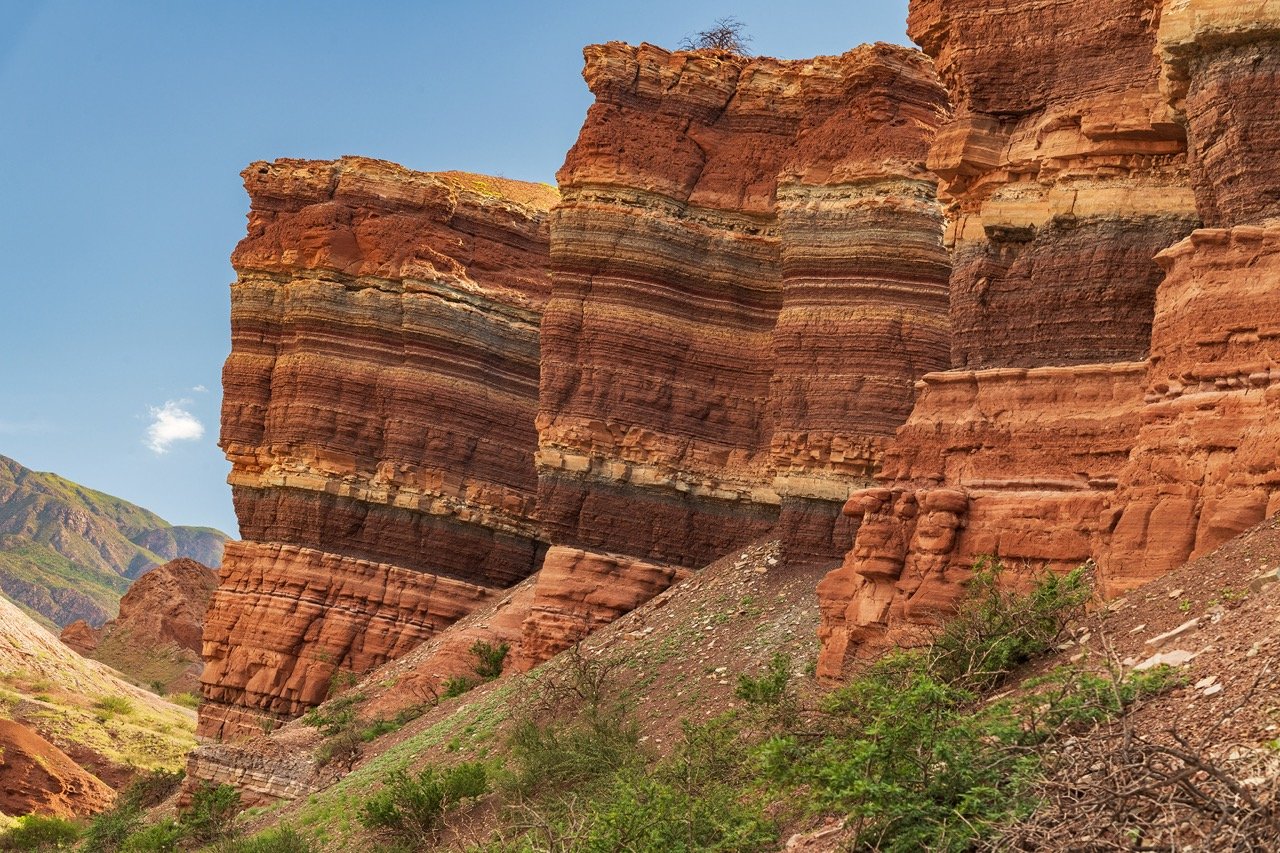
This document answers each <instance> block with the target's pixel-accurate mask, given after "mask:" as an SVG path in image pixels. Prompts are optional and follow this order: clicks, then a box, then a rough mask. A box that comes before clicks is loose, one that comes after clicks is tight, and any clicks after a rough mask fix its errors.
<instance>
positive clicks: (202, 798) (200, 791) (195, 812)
mask: <svg viewBox="0 0 1280 853" xmlns="http://www.w3.org/2000/svg"><path fill="white" fill-rule="evenodd" d="M239 813H240V792H239V791H237V790H236V789H235V788H233V787H231V786H230V785H210V784H207V783H206V784H202V785H201V786H200V787H198V788H196V790H195V791H194V792H193V793H192V795H191V806H190V807H189V808H188V809H187V810H186V811H185V812H183V813H182V817H181V821H180V822H181V824H182V826H183V828H184V829H185V830H186V831H187V832H188V833H189V834H190V835H191V837H192V838H194V839H196V840H197V841H204V842H212V841H220V840H222V839H225V838H229V837H230V836H231V835H232V833H233V832H234V831H235V821H236V815H238V814H239Z"/></svg>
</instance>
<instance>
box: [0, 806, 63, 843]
mask: <svg viewBox="0 0 1280 853" xmlns="http://www.w3.org/2000/svg"><path fill="white" fill-rule="evenodd" d="M79 838H80V828H79V827H78V826H76V825H75V824H74V823H72V822H71V821H69V820H65V819H64V818H60V817H46V816H44V815H35V814H29V815H24V816H23V817H20V818H18V820H17V822H16V823H15V824H14V825H13V826H12V827H10V828H9V829H8V830H7V831H5V832H4V833H3V834H0V850H37V851H43V850H70V849H71V848H72V847H73V846H74V845H75V843H76V841H77V840H78V839H79Z"/></svg>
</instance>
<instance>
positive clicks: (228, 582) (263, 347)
mask: <svg viewBox="0 0 1280 853" xmlns="http://www.w3.org/2000/svg"><path fill="white" fill-rule="evenodd" d="M243 176H244V179H245V187H246V189H247V190H248V192H249V196H250V200H251V208H250V213H249V226H248V234H247V236H246V237H245V238H244V240H243V241H242V242H241V243H240V245H239V246H237V248H236V250H235V253H234V255H233V257H232V261H233V264H234V266H235V268H236V271H237V276H238V277H237V280H236V282H235V283H234V284H233V285H232V317H231V325H232V352H231V355H230V356H229V357H228V359H227V362H226V366H225V368H224V372H223V384H224V404H223V416H222V436H221V445H222V448H223V450H224V451H225V452H226V454H227V457H228V458H229V459H230V460H231V462H232V465H233V469H232V473H231V476H230V482H231V485H232V487H233V493H234V498H235V505H236V512H237V515H238V517H239V522H240V535H241V538H242V540H243V541H241V542H238V543H233V544H232V545H230V546H229V547H228V551H227V557H226V560H225V562H224V564H223V568H222V571H221V578H220V585H219V588H218V590H217V592H216V594H215V596H214V600H213V604H212V606H211V608H210V611H209V615H208V619H207V622H206V628H205V635H204V656H205V658H206V661H207V665H206V668H205V672H204V675H203V690H204V696H205V704H204V706H203V707H202V709H201V719H200V733H201V734H203V735H206V736H221V737H232V736H235V735H238V734H242V733H245V732H254V731H258V730H259V725H260V724H261V722H262V721H263V719H271V718H275V717H277V716H283V717H287V716H291V715H295V714H297V713H300V712H301V711H302V710H305V709H306V708H307V707H309V706H311V705H314V704H316V703H318V702H319V701H321V700H322V699H323V698H324V697H325V695H326V694H327V692H328V690H329V685H330V681H331V680H332V679H333V678H334V677H335V675H336V674H338V673H340V672H343V671H347V672H362V671H364V670H367V669H369V668H371V667H372V666H374V665H376V664H378V663H381V662H382V661H384V660H386V659H388V658H390V657H394V656H396V655H398V654H400V653H403V652H404V651H406V650H408V649H409V648H412V647H413V646H414V645H416V644H417V643H419V642H421V641H422V640H423V639H425V638H427V637H429V636H431V635H432V634H433V633H435V632H437V631H439V630H441V629H442V628H444V627H445V626H447V625H449V624H450V623H451V622H452V621H453V620H455V619H457V618H459V617H460V616H462V615H464V614H466V613H468V612H470V611H471V610H472V609H473V608H474V607H476V606H477V604H479V603H481V602H484V601H486V600H488V599H489V597H490V596H492V595H493V594H494V592H495V591H496V590H498V589H502V588H505V587H507V586H509V585H511V584H512V583H515V582H516V581H519V580H520V579H521V578H524V577H526V576H528V575H529V574H531V573H532V572H533V571H534V570H535V569H536V568H537V566H538V564H539V562H540V559H541V555H542V551H543V547H542V545H541V544H540V542H539V537H538V529H537V525H536V523H535V521H534V519H533V505H534V501H535V497H536V478H535V474H534V468H533V461H532V460H533V454H534V452H535V450H536V446H537V435H536V432H535V430H534V416H535V412H536V407H537V389H538V359H539V353H538V349H539V348H538V324H539V317H540V314H541V310H542V307H543V304H544V303H545V301H546V298H547V295H548V293H549V289H550V282H549V279H548V276H547V273H548V250H547V246H548V239H549V238H548V222H547V212H548V210H549V208H550V206H551V205H552V203H553V202H554V201H555V200H556V193H555V191H554V190H553V189H552V188H550V187H546V186H542V185H533V184H522V183H519V182H515V181H507V180H503V179H498V178H487V177H481V176H477V175H469V174H464V173H438V174H427V173H419V172H412V171H409V170H407V169H403V168H401V167H398V166H394V165H392V164H389V163H384V162H380V161H374V160H368V159H364V158H354V157H347V158H343V159H342V160H339V161H335V162H307V161H297V160H279V161H276V162H274V163H255V164H253V165H252V166H250V167H249V168H248V169H246V170H245V172H244V174H243Z"/></svg>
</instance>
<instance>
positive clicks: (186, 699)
mask: <svg viewBox="0 0 1280 853" xmlns="http://www.w3.org/2000/svg"><path fill="white" fill-rule="evenodd" d="M168 699H169V701H170V702H172V703H173V704H175V705H181V706H182V707H184V708H190V709H191V710H193V711H194V710H196V709H197V708H199V707H200V703H201V701H203V700H201V698H200V697H199V696H198V695H197V694H195V693H173V694H170V695H169V697H168Z"/></svg>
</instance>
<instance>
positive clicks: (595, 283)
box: [518, 43, 948, 666]
mask: <svg viewBox="0 0 1280 853" xmlns="http://www.w3.org/2000/svg"><path fill="white" fill-rule="evenodd" d="M585 55H586V68H585V70H584V72H583V76H584V78H585V79H586V81H587V85H588V86H589V87H590V88H591V90H592V92H593V94H594V95H595V96H596V102H595V104H594V105H593V106H592V107H591V109H590V111H589V112H588V114H587V119H586V122H585V124H584V125H583V128H582V131H581V133H580V134H579V137H578V141H577V143H576V144H575V145H574V147H573V149H572V150H571V151H570V152H569V155H568V157H567V159H566V161H565V164H564V167H563V168H562V169H561V170H560V173H559V175H558V178H559V182H560V186H561V192H562V194H563V200H562V202H561V204H560V205H559V206H558V207H557V208H556V210H555V212H554V218H553V222H552V229H551V258H552V272H553V285H552V292H551V298H550V300H549V301H548V303H547V309H546V312H545V314H544V317H543V323H542V376H541V395H540V405H539V416H538V432H539V450H538V457H537V463H538V476H539V487H538V488H539V498H538V516H539V518H540V519H541V521H542V524H543V529H544V531H545V534H546V538H547V539H548V540H549V541H550V542H551V544H552V547H551V549H550V551H549V552H548V555H547V562H546V564H545V566H546V567H545V568H544V571H543V575H542V577H543V578H545V579H546V584H547V586H548V590H551V587H554V590H551V591H547V592H546V594H545V595H544V594H543V592H544V591H543V590H542V584H541V582H540V584H539V587H538V589H537V590H536V591H535V599H536V600H537V602H538V603H536V604H535V606H534V608H533V611H532V613H531V616H530V624H529V625H527V626H526V629H525V632H524V643H523V646H522V647H523V649H524V652H522V654H523V655H524V657H522V658H518V660H521V662H522V663H523V665H526V666H527V665H532V664H533V663H536V662H537V661H538V660H541V659H543V658H545V657H546V656H547V655H549V654H550V653H552V652H554V651H558V650H559V649H561V648H563V647H564V646H565V645H566V644H567V642H568V641H570V640H571V639H572V638H574V636H575V632H574V631H572V630H566V629H565V624H566V620H565V619H563V618H562V617H559V616H556V615H555V612H556V610H557V609H560V610H564V609H566V608H567V609H569V610H572V609H573V607H571V606H570V604H569V599H571V598H574V597H575V596H577V601H578V602H579V603H578V605H577V608H578V609H579V610H582V611H583V612H590V611H592V607H591V606H590V605H588V604H585V603H583V602H584V598H585V597H587V596H588V593H587V592H586V590H587V589H588V588H596V587H597V586H598V584H599V583H600V582H601V581H603V580H604V579H605V578H606V577H607V576H608V575H610V574H611V575H612V576H613V577H614V581H613V582H614V583H619V584H621V585H623V586H624V587H629V586H631V585H632V584H631V578H630V575H631V574H632V573H635V584H634V587H635V589H637V590H646V591H647V592H645V593H644V595H645V596H646V597H647V596H648V595H652V594H654V593H656V592H658V591H660V589H661V588H662V587H661V585H655V584H654V582H653V578H655V577H658V576H663V577H666V578H668V582H669V580H670V579H672V578H675V577H678V576H679V573H678V572H675V571H673V570H674V569H675V568H677V567H684V568H696V567H700V566H703V565H706V564H707V563H709V562H711V561H712V560H714V559H716V558H717V557H719V556H722V555H723V554H725V553H728V552H729V551H731V550H732V549H733V548H735V547H738V546H740V545H742V544H743V543H745V542H749V541H751V540H752V539H755V538H758V537H759V536H762V535H764V534H765V533H766V532H768V531H770V530H771V529H772V528H774V526H775V524H778V530H779V532H781V533H782V534H783V535H784V537H785V538H786V540H787V543H786V547H787V552H788V557H789V559H792V560H805V561H811V560H826V561H834V560H835V559H838V555H839V554H840V553H842V552H843V551H844V550H845V549H846V548H847V546H848V544H849V542H850V537H851V533H852V527H851V526H850V525H849V524H848V522H847V520H846V519H843V518H842V517H841V516H840V514H839V506H840V504H841V503H843V501H844V499H845V498H846V497H847V495H848V494H849V491H850V489H851V488H856V487H858V486H859V485H860V484H862V483H865V482H866V481H867V478H868V477H869V476H870V474H871V472H872V471H873V470H874V469H875V467H876V466H877V465H878V464H879V461H880V456H881V453H882V450H883V446H884V443H885V442H886V441H887V439H888V437H889V436H890V435H891V434H892V432H893V430H894V428H895V427H896V426H897V425H898V424H900V423H901V422H902V420H903V419H904V418H905V417H906V415H907V413H908V411H909V410H910V405H911V401H912V399H913V398H914V387H913V384H914V382H915V380H916V379H917V378H919V376H920V375H921V374H922V373H924V372H925V371H927V370H930V369H936V368H938V367H940V366H942V365H943V364H945V361H946V357H947V356H946V347H947V319H946V277H947V274H948V266H947V260H946V256H945V252H944V250H943V247H942V245H941V241H940V236H941V224H942V223H941V211H940V208H939V206H938V204H937V202H936V200H935V193H934V183H933V179H932V178H931V176H929V175H928V174H927V173H926V172H925V171H924V170H923V161H924V158H925V155H926V152H927V149H928V143H929V140H930V138H931V137H932V135H933V132H934V129H935V128H936V127H937V125H938V123H939V122H940V121H941V120H942V119H943V118H944V116H945V99H944V96H943V93H942V91H941V89H940V88H939V87H938V85H937V83H936V82H935V80H934V78H933V73H932V70H931V69H930V67H929V65H928V63H927V61H925V60H924V58H923V57H921V56H920V55H919V54H917V53H915V52H913V51H908V50H904V49H902V48H897V47H891V46H888V45H875V46H866V47H862V48H859V49H857V50H853V51H850V52H849V53H846V54H844V55H842V56H839V57H821V58H818V59H815V60H808V61H796V62H786V61H779V60H773V59H764V58H762V59H747V58H744V57H740V56H735V55H732V54H726V53H718V52H714V51H701V52H693V53H671V52H668V51H665V50H662V49H660V48H657V47H653V46H651V45H641V46H640V47H632V46H629V45H624V44H620V43H610V44H607V45H599V46H594V47H589V48H587V49H586V52H585ZM655 566H668V567H670V569H668V570H667V571H666V572H665V573H664V572H659V571H658V570H657V569H656V568H655ZM575 567H576V568H575ZM588 567H589V568H588ZM552 569H554V571H552ZM567 575H574V576H575V577H577V576H579V575H583V576H590V577H591V578H598V579H596V580H591V581H589V582H588V581H586V580H584V581H583V583H582V585H581V589H578V588H577V587H576V586H575V584H574V583H568V584H566V583H564V582H563V578H564V577H565V576H567ZM553 579H555V580H553ZM575 590H576V591H575ZM628 595H629V593H628ZM623 597H627V596H623ZM544 599H546V600H545V601H544ZM641 600H643V598H642V599H641ZM602 607H603V609H602V610H601V611H600V614H606V611H610V612H611V608H610V607H605V606H603V605H602ZM595 618H596V617H595V616H589V617H588V618H587V619H586V622H584V623H583V624H588V623H590V622H591V621H592V620H593V619H595ZM606 618H612V616H611V615H608V616H606ZM552 635H556V637H557V638H556V639H553V638H552Z"/></svg>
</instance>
